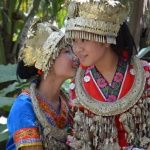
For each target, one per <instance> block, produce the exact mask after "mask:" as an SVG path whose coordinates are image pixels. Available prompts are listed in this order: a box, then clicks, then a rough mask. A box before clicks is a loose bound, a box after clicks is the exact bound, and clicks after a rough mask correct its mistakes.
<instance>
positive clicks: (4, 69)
mask: <svg viewBox="0 0 150 150" xmlns="http://www.w3.org/2000/svg"><path fill="white" fill-rule="evenodd" d="M16 69H17V64H13V65H12V64H8V65H7V66H5V65H0V83H3V82H7V81H14V80H17V76H16Z"/></svg>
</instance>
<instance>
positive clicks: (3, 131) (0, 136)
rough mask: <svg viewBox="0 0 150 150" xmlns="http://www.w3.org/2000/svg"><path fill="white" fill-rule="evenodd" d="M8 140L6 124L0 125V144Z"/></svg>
mask: <svg viewBox="0 0 150 150" xmlns="http://www.w3.org/2000/svg"><path fill="white" fill-rule="evenodd" d="M8 138H9V133H8V130H7V126H6V124H5V125H3V124H0V142H2V141H5V140H7V139H8Z"/></svg>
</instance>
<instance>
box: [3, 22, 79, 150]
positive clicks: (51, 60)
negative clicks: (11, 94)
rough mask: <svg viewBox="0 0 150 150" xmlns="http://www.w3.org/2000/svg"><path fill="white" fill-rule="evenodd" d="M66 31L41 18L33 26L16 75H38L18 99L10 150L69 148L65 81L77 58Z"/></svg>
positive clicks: (10, 121) (11, 120)
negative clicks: (63, 85)
mask: <svg viewBox="0 0 150 150" xmlns="http://www.w3.org/2000/svg"><path fill="white" fill-rule="evenodd" d="M64 38H65V37H64V34H63V33H62V32H61V31H60V30H58V29H57V28H56V27H54V26H52V25H51V24H50V23H49V22H46V21H44V20H43V19H38V20H37V21H35V22H34V23H33V25H32V26H31V28H30V30H29V33H28V38H27V40H26V41H25V44H24V47H23V49H22V50H21V52H20V56H19V58H20V61H19V63H18V68H17V74H18V76H19V77H20V78H22V79H29V78H30V77H32V76H38V78H37V79H35V80H33V81H32V82H31V85H30V88H28V89H25V90H24V91H23V92H22V93H21V94H20V95H19V96H18V97H17V98H16V100H15V102H14V104H13V106H12V109H11V111H10V114H9V117H8V124H7V125H8V130H9V132H10V139H9V141H8V143H7V148H6V149H7V150H17V149H21V150H43V149H46V150H58V149H59V150H66V149H68V146H67V145H66V137H67V126H68V110H69V109H68V105H67V103H68V97H67V95H65V93H63V91H62V90H61V86H62V84H63V82H64V81H65V80H66V79H68V78H73V77H74V76H75V73H76V70H77V66H78V65H77V57H76V56H75V55H74V53H73V52H72V49H71V47H70V46H68V45H66V43H65V39H64Z"/></svg>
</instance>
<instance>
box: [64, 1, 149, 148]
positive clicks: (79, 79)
mask: <svg viewBox="0 0 150 150" xmlns="http://www.w3.org/2000/svg"><path fill="white" fill-rule="evenodd" d="M68 18H69V19H68V22H67V25H66V40H67V41H68V42H71V40H70V39H73V38H81V39H87V40H92V41H97V42H101V43H105V40H106V41H107V43H108V44H116V37H117V33H118V31H119V29H120V25H121V24H122V23H123V22H124V20H125V18H126V14H125V8H124V7H123V6H122V5H121V3H120V2H118V1H114V0H93V1H88V0H85V1H83V2H79V1H71V2H70V4H69V6H68ZM70 89H71V98H72V100H73V101H72V104H71V110H70V114H71V116H72V117H71V118H70V120H72V121H71V123H70V128H69V134H70V135H69V136H68V140H67V143H68V145H70V146H71V147H73V148H74V149H76V150H77V149H82V150H94V149H95V150H120V149H121V150H122V149H124V150H131V149H134V148H138V149H146V148H148V146H149V144H150V98H149V97H150V68H149V64H148V63H147V62H144V61H143V62H140V60H139V59H138V58H137V57H136V56H132V59H131V63H130V64H129V63H128V62H127V58H126V56H124V57H119V60H118V64H117V70H116V72H115V75H114V77H113V81H112V83H111V84H108V82H107V81H106V79H105V78H104V77H103V75H102V74H101V73H100V72H99V71H98V70H97V69H96V67H95V66H94V65H92V66H89V67H84V66H83V65H82V64H81V65H80V67H79V69H78V71H77V74H76V77H75V80H74V81H73V82H72V83H71V84H70Z"/></svg>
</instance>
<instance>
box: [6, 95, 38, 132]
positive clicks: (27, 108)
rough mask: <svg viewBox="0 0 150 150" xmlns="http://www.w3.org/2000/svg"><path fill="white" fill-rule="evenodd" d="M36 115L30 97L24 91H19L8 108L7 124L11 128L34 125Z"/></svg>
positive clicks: (16, 128)
mask: <svg viewBox="0 0 150 150" xmlns="http://www.w3.org/2000/svg"><path fill="white" fill-rule="evenodd" d="M35 120H36V116H35V113H34V110H33V105H32V102H31V98H30V96H29V95H28V94H26V93H21V94H20V95H19V96H18V97H17V98H16V99H15V101H14V104H13V106H12V108H11V110H10V113H9V116H8V120H7V125H8V128H10V129H12V130H18V129H19V128H23V127H28V126H34V122H35Z"/></svg>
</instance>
